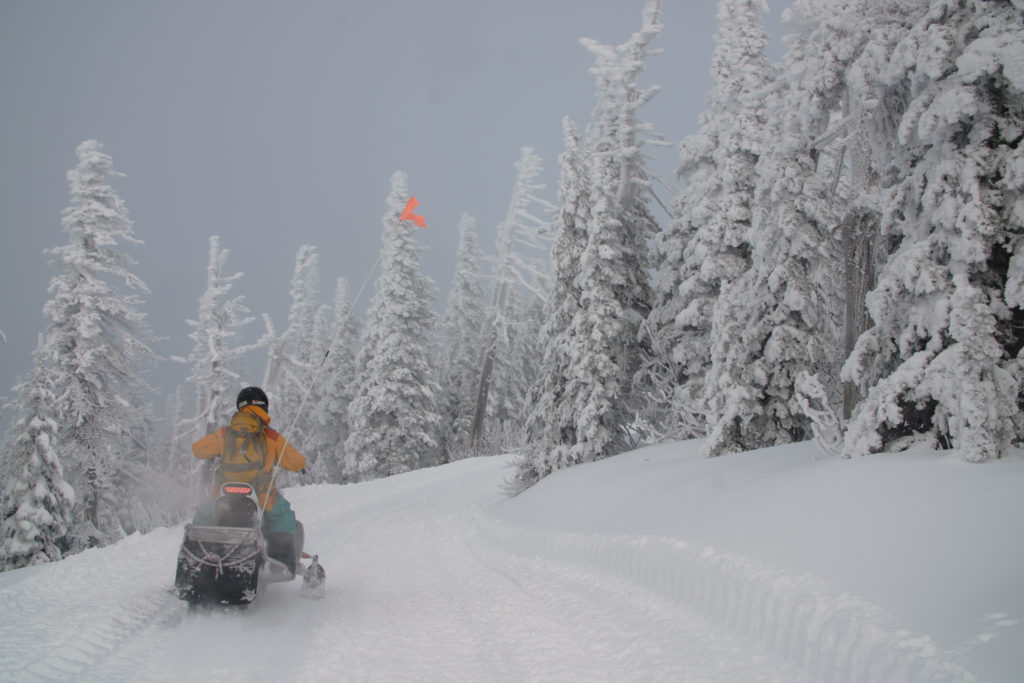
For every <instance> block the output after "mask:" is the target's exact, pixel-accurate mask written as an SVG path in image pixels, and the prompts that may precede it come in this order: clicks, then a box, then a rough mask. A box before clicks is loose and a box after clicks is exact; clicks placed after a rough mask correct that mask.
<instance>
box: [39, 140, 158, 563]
mask: <svg viewBox="0 0 1024 683" xmlns="http://www.w3.org/2000/svg"><path fill="white" fill-rule="evenodd" d="M76 152H77V155H78V165H77V166H76V167H75V168H74V169H72V170H71V171H68V181H69V183H70V185H71V196H72V204H71V206H70V207H69V208H67V209H66V210H65V211H64V216H63V219H62V224H63V227H64V231H65V232H66V233H67V234H68V236H69V238H70V239H69V243H68V244H67V245H65V246H62V247H57V248H55V249H52V250H50V253H52V254H53V255H54V256H55V257H56V258H55V263H56V264H57V265H59V266H60V267H61V268H62V270H63V273H62V274H61V275H58V276H56V277H54V278H53V280H51V282H50V288H49V291H50V293H51V294H52V298H51V299H50V300H49V301H48V302H47V303H46V305H45V307H44V309H43V313H44V314H45V316H46V317H47V318H48V319H49V321H50V323H49V326H48V327H47V330H46V332H45V335H44V338H43V341H42V345H41V347H40V348H39V349H38V350H37V353H36V367H37V368H39V369H40V371H41V372H44V373H45V375H46V380H45V381H47V382H48V383H49V386H50V387H52V392H53V396H54V398H55V405H56V406H57V414H56V416H55V418H56V420H55V421H56V423H57V428H58V433H57V439H58V440H57V443H58V452H59V453H60V461H61V464H62V465H63V466H64V471H65V474H66V476H67V480H68V482H69V483H70V484H71V486H72V487H73V488H74V490H75V494H76V501H77V502H76V506H75V523H74V526H73V528H72V530H71V532H70V536H71V537H72V540H71V542H70V545H71V547H72V548H76V549H77V548H82V547H87V546H93V545H104V544H106V543H108V542H110V541H113V540H115V539H117V538H119V537H120V536H122V535H123V534H124V533H126V532H131V531H134V530H135V529H134V528H131V522H130V520H129V519H126V518H125V517H124V516H119V514H118V513H119V501H120V499H121V498H122V497H123V496H125V494H126V490H125V487H126V486H127V485H128V483H129V482H130V481H131V480H132V479H134V478H138V477H143V476H144V473H143V472H140V471H138V470H139V468H138V467H137V460H136V457H137V454H138V453H139V452H141V451H142V447H143V446H144V445H145V444H147V443H148V436H147V435H148V433H149V431H150V430H151V427H152V425H151V418H150V416H149V414H148V411H147V408H146V403H145V402H144V401H143V396H144V395H145V394H146V393H148V392H149V391H150V389H149V387H148V385H147V384H146V382H145V381H144V379H143V377H142V375H141V364H142V362H143V361H149V360H152V359H153V358H154V355H153V353H152V351H151V350H150V349H149V347H148V346H147V342H148V341H149V340H150V339H151V334H150V331H149V328H148V326H147V324H146V320H145V315H144V314H143V313H142V312H141V311H140V310H139V307H140V305H141V303H142V301H141V299H140V297H139V294H138V293H146V292H147V291H148V290H147V289H146V286H145V284H144V283H143V281H142V280H141V279H139V278H138V277H137V276H136V275H134V274H133V273H132V272H131V271H130V270H129V268H130V267H131V266H132V265H134V261H133V260H132V259H131V257H130V256H129V255H128V254H127V253H125V252H123V251H120V250H118V247H119V246H120V244H121V243H122V242H124V243H127V244H139V243H140V241H139V240H137V239H136V238H135V236H134V229H133V226H132V222H131V220H129V218H128V212H127V210H126V209H125V206H124V204H123V202H122V201H121V199H120V198H119V197H118V196H117V194H116V192H115V191H114V190H113V188H111V187H110V186H109V185H108V184H107V182H106V179H107V177H108V176H113V175H118V174H117V173H115V171H114V170H113V164H112V161H111V158H110V157H109V156H108V155H107V154H104V153H103V152H102V145H100V143H98V142H96V141H95V140H87V141H86V142H83V143H82V144H80V145H79V146H78V148H77V150H76ZM118 280H120V281H122V282H123V283H124V286H125V287H126V288H127V290H128V291H124V290H121V289H118V288H117V287H115V286H114V284H113V283H114V282H116V281H118Z"/></svg>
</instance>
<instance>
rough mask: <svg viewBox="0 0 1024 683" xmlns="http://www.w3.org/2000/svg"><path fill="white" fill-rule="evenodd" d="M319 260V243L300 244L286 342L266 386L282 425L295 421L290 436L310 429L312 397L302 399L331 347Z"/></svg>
mask: <svg viewBox="0 0 1024 683" xmlns="http://www.w3.org/2000/svg"><path fill="white" fill-rule="evenodd" d="M319 263H320V255H319V254H318V253H317V250H316V247H313V246H311V245H308V244H305V245H302V246H301V247H299V251H298V253H297V254H296V255H295V270H294V271H293V274H292V286H291V298H292V300H291V306H290V307H289V309H288V327H287V329H286V330H285V331H284V334H282V335H281V337H282V341H283V343H284V346H283V348H282V347H280V345H278V348H281V349H282V351H283V352H281V353H278V354H276V355H275V356H274V357H273V359H272V360H273V361H274V362H275V363H276V365H275V367H274V369H273V371H272V373H270V372H268V374H272V377H273V379H272V380H271V381H269V382H267V383H266V384H265V385H264V387H263V388H264V391H266V392H267V395H268V396H270V397H272V398H273V400H274V404H275V408H274V417H275V419H276V420H277V422H278V425H279V426H280V428H281V429H282V430H284V429H285V428H286V427H287V428H290V427H291V426H292V425H293V424H295V428H294V429H293V430H292V431H293V432H295V433H294V434H292V433H289V434H288V436H289V438H296V436H297V434H299V433H301V434H309V432H310V424H309V421H310V420H311V416H312V412H311V411H310V405H309V399H307V404H306V405H305V406H303V405H302V402H303V398H304V397H306V394H307V392H308V391H309V387H310V386H311V385H312V379H313V375H314V374H315V373H316V371H317V368H318V367H320V363H321V361H322V360H323V356H324V353H325V352H326V351H327V341H328V340H327V329H326V324H325V321H324V320H323V318H322V316H321V311H320V308H321V304H320V302H319V296H320V292H319V290H320V282H319V279H320V274H319ZM300 408H301V410H302V412H301V414H300V413H299V410H300ZM296 417H298V422H296Z"/></svg>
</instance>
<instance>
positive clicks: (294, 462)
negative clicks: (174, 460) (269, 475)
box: [192, 405, 306, 510]
mask: <svg viewBox="0 0 1024 683" xmlns="http://www.w3.org/2000/svg"><path fill="white" fill-rule="evenodd" d="M242 411H244V412H248V413H253V414H254V415H256V416H257V417H259V418H260V419H261V420H263V424H266V425H269V424H270V415H268V414H267V411H265V410H263V408H261V407H259V406H255V405H248V406H245V407H244V408H242ZM227 431H228V428H227V427H221V428H220V429H218V430H217V431H215V432H214V433H213V434H207V435H206V436H204V437H203V438H201V439H199V441H196V442H195V443H194V444H192V455H194V456H196V457H197V458H199V459H200V460H207V459H209V458H215V457H217V456H218V455H220V454H221V452H222V451H223V449H224V436H225V434H227ZM263 433H264V434H266V435H267V460H266V464H265V465H264V466H263V471H265V472H270V471H271V470H273V469H274V464H275V463H276V464H277V465H278V466H279V467H283V468H284V469H286V470H291V471H292V472H298V471H299V470H301V469H303V468H304V467H305V466H306V458H304V457H303V455H302V453H299V452H298V451H297V450H295V448H294V447H293V446H292V445H291V444H290V443H287V441H286V439H285V438H284V437H283V436H281V434H279V433H278V432H276V431H274V430H273V429H271V428H270V427H267V428H266V430H264V432H263ZM282 446H283V447H284V452H283V453H282V452H281V448H282ZM219 491H220V485H219V484H218V486H217V491H215V492H214V495H216V494H217V493H218V492H219ZM276 500H277V487H276V486H275V487H274V488H273V490H272V491H269V492H267V491H260V504H261V505H263V509H264V510H270V509H272V508H273V507H274V501H276Z"/></svg>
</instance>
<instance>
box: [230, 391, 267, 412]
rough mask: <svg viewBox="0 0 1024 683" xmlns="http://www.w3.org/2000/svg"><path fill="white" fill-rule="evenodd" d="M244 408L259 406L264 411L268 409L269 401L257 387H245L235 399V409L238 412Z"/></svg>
mask: <svg viewBox="0 0 1024 683" xmlns="http://www.w3.org/2000/svg"><path fill="white" fill-rule="evenodd" d="M245 406H259V407H260V408H263V410H266V409H267V408H269V407H270V401H269V400H267V395H266V394H265V393H263V390H262V389H260V388H259V387H246V388H245V389H242V390H241V391H239V392H238V398H237V399H235V407H236V408H237V409H238V410H241V409H242V408H244V407H245Z"/></svg>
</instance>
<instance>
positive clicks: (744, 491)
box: [0, 443, 1024, 683]
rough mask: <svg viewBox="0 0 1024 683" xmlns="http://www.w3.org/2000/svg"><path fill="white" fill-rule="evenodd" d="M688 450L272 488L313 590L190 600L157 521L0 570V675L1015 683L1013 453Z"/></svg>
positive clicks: (1018, 645)
mask: <svg viewBox="0 0 1024 683" xmlns="http://www.w3.org/2000/svg"><path fill="white" fill-rule="evenodd" d="M698 446H699V445H698V444H696V443H682V444H670V445H662V446H656V447H651V448H647V449H642V450H639V451H636V452H634V453H630V454H626V455H623V456H619V457H617V458H612V459H609V460H605V461H602V462H599V463H594V464H591V465H586V466H582V467H577V468H573V469H571V470H568V471H564V472H560V473H557V474H555V475H553V476H552V477H549V478H548V479H546V480H544V481H543V482H541V483H540V484H539V485H538V486H536V487H534V488H533V489H531V490H529V491H527V492H525V493H524V494H522V495H520V496H518V497H516V498H513V499H507V498H505V497H504V496H503V494H502V492H501V485H502V483H503V481H504V479H505V478H506V477H507V476H508V475H509V474H510V472H509V470H508V469H507V464H508V458H486V459H475V460H467V461H461V462H458V463H454V464H452V465H446V466H443V467H438V468H434V469H430V470H421V471H418V472H412V473H410V474H407V475H403V476H400V477H393V478H390V479H386V480H381V481H376V482H370V483H366V484H359V485H353V486H344V487H337V486H311V487H305V488H300V489H291V490H290V491H289V498H290V499H291V501H292V503H293V506H294V507H295V508H296V510H297V511H298V513H299V516H300V518H302V519H303V521H304V523H305V525H306V529H307V538H308V539H309V544H310V546H311V547H310V550H315V551H317V552H319V553H320V554H321V558H322V559H323V562H324V564H325V566H326V568H327V570H328V595H327V597H326V598H325V599H324V600H322V601H319V602H311V601H305V600H302V599H300V598H299V596H298V589H299V586H298V584H297V583H293V584H284V585H280V584H279V585H272V586H269V587H267V588H266V590H265V591H263V593H262V595H261V596H260V599H259V600H258V602H257V603H256V604H255V605H254V606H253V607H251V608H250V609H249V610H248V611H237V610H229V611H223V612H213V613H189V612H188V611H187V610H186V608H185V606H184V605H183V604H181V603H179V602H178V601H177V600H176V599H175V598H174V597H173V596H171V595H170V594H169V592H168V589H169V587H170V584H171V582H172V579H173V568H174V557H175V553H176V551H177V545H178V542H179V540H180V535H181V529H180V528H177V529H167V530H160V531H157V532H154V533H151V534H148V535H146V536H133V537H131V538H129V539H126V540H125V541H123V542H122V543H119V544H117V545H115V546H112V547H109V548H105V549H101V550H94V551H90V552H86V553H82V554H80V555H77V556H74V557H71V558H68V559H67V560H65V561H63V562H59V563H55V564H52V565H44V566H40V567H32V568H27V569H22V570H17V571H14V572H7V573H5V574H0V614H3V616H4V618H3V619H2V620H0V680H4V681H7V680H13V681H34V680H76V681H112V680H133V681H136V680H145V681H150V680H152V681H182V680H184V681H200V680H203V681H207V680H226V681H254V680H290V679H294V678H296V677H297V678H298V679H301V680H307V681H309V680H312V681H336V680H342V681H344V680H351V681H779V682H786V683H789V682H799V681H885V682H886V683H888V682H890V681H941V680H963V681H971V680H978V681H994V682H999V681H1017V680H1020V676H1019V672H1021V671H1024V626H1022V624H1021V619H1020V618H1021V617H1022V616H1024V578H1022V577H1024V570H1022V567H1024V536H1022V534H1021V524H1022V520H1024V495H1020V492H1021V491H1024V458H1020V457H1014V458H1011V459H1005V460H1001V461H997V462H993V463H988V464H984V465H967V464H964V463H961V462H960V461H959V460H957V459H956V457H955V454H949V453H943V454H934V453H918V454H901V455H898V456H877V457H872V458H864V459H860V460H853V461H836V460H828V459H822V458H820V456H818V455H817V453H816V451H815V449H814V448H813V447H812V446H811V445H809V444H801V445H796V446H789V447H784V448H775V449H767V450H764V451H757V452H753V453H746V454H738V455H733V456H728V457H723V458H718V459H714V460H707V459H704V458H701V457H699V454H698V450H699V449H698Z"/></svg>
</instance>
